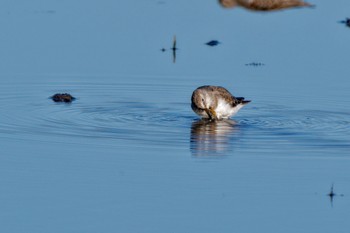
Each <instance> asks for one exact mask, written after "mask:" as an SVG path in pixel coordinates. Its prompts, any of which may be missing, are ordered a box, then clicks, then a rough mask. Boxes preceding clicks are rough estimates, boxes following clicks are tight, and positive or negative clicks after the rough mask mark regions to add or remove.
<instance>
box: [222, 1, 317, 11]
mask: <svg viewBox="0 0 350 233" xmlns="http://www.w3.org/2000/svg"><path fill="white" fill-rule="evenodd" d="M219 3H220V5H221V6H223V7H225V8H233V7H236V6H240V7H244V8H246V9H248V10H253V11H273V10H282V9H286V8H293V7H313V6H314V5H312V4H310V3H307V2H304V1H302V0H219Z"/></svg>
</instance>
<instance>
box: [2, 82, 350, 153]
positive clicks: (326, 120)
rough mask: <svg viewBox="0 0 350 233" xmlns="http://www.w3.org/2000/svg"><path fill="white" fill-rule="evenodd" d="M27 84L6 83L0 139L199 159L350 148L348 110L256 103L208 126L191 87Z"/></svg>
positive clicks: (142, 84) (175, 85) (139, 84)
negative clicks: (152, 150) (167, 150)
mask: <svg viewBox="0 0 350 233" xmlns="http://www.w3.org/2000/svg"><path fill="white" fill-rule="evenodd" d="M109 81H110V80H109ZM107 83H108V82H107ZM155 83H156V82H155ZM28 85H29V84H28V83H26V84H20V85H10V84H8V85H7V86H6V85H3V86H2V95H1V97H0V104H1V106H2V109H3V110H2V114H1V115H0V137H2V138H16V139H24V140H29V139H30V140H36V141H55V142H62V143H65V142H74V141H79V143H81V142H82V141H84V140H87V139H91V140H92V141H93V142H96V143H101V142H102V141H103V143H104V144H105V143H107V144H112V145H113V144H115V143H116V141H118V143H119V145H120V144H123V141H128V142H132V144H135V145H137V144H142V145H156V146H157V147H159V146H165V147H179V146H180V147H187V148H188V147H189V148H190V150H191V151H192V154H194V155H200V154H202V153H201V152H203V151H205V152H206V153H204V154H215V153H216V154H227V153H228V151H232V150H234V149H235V148H243V149H246V150H250V149H252V148H254V149H256V150H259V151H262V150H264V149H269V150H274V149H275V148H279V150H284V148H285V147H286V146H287V145H288V146H291V147H294V148H299V147H300V146H301V147H304V146H306V147H317V148H324V147H337V148H343V149H344V148H345V149H349V148H350V140H349V138H348V135H349V133H350V119H349V117H348V116H349V113H348V112H340V111H326V110H309V109H308V110H305V109H304V110H303V109H290V108H288V107H286V106H284V105H283V103H282V105H280V106H273V105H264V106H254V104H252V105H251V106H247V107H246V108H245V109H243V110H241V112H240V113H239V114H238V115H237V116H236V117H235V118H234V119H235V120H234V121H229V122H223V123H216V124H213V123H211V124H207V123H203V122H201V121H198V117H196V116H195V114H194V113H193V112H192V110H191V109H190V103H189V101H190V100H189V97H190V94H191V91H192V87H188V86H181V85H177V84H175V83H173V84H172V85H169V84H164V85H162V84H159V83H158V84H154V85H150V84H148V83H147V82H144V83H137V84H135V83H132V82H129V83H125V82H124V83H122V82H119V81H113V80H112V81H110V82H109V84H108V85H106V84H101V83H100V82H98V81H96V82H85V83H83V82H71V83H68V84H67V83H65V84H64V85H63V84H62V83H61V82H58V83H47V82H46V83H45V82H43V83H35V84H30V85H29V86H28ZM57 92H68V93H70V94H72V95H73V96H75V97H76V98H77V100H76V101H74V102H73V103H70V104H67V103H54V102H53V101H52V100H51V99H49V97H50V96H51V95H52V94H54V93H57ZM105 139H108V140H105ZM91 140H90V141H89V142H83V143H91ZM118 143H116V144H118ZM129 145H130V143H129ZM207 152H208V153H207Z"/></svg>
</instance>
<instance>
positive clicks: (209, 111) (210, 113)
mask: <svg viewBox="0 0 350 233" xmlns="http://www.w3.org/2000/svg"><path fill="white" fill-rule="evenodd" d="M205 112H206V113H207V114H208V116H209V118H210V120H216V119H217V116H216V112H215V111H214V109H212V108H206V109H205Z"/></svg>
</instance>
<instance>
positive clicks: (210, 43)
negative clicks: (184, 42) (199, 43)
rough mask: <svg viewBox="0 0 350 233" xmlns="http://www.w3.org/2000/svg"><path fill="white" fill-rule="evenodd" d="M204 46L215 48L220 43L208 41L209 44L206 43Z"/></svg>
mask: <svg viewBox="0 0 350 233" xmlns="http://www.w3.org/2000/svg"><path fill="white" fill-rule="evenodd" d="M205 44H206V45H208V46H216V45H218V44H220V42H219V41H217V40H211V41H209V42H207V43H205Z"/></svg>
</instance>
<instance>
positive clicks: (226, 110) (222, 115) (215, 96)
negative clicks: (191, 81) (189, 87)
mask: <svg viewBox="0 0 350 233" xmlns="http://www.w3.org/2000/svg"><path fill="white" fill-rule="evenodd" d="M191 102H192V103H191V107H192V110H193V111H194V112H195V113H196V114H198V115H199V116H201V117H202V118H204V119H209V120H221V119H228V118H229V117H231V116H233V115H234V114H236V113H237V112H238V111H239V110H240V109H241V108H242V107H243V106H244V105H246V104H247V103H249V102H250V100H244V98H243V97H234V96H233V95H232V94H231V93H230V92H229V91H228V90H226V89H225V88H223V87H219V86H201V87H198V88H197V89H196V90H194V91H193V94H192V99H191Z"/></svg>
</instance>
